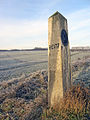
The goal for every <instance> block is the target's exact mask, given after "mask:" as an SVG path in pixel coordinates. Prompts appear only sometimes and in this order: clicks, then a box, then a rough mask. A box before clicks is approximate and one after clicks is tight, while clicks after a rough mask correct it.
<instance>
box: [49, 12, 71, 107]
mask: <svg viewBox="0 0 90 120" xmlns="http://www.w3.org/2000/svg"><path fill="white" fill-rule="evenodd" d="M70 63H71V62H70V50H69V41H68V28H67V19H66V18H65V17H64V16H62V15H61V14H60V13H59V12H56V13H55V14H53V15H52V16H51V17H49V19H48V103H49V105H50V106H53V105H55V104H56V103H59V102H60V99H61V98H63V96H64V93H65V91H66V90H67V89H68V88H69V87H70V86H71V65H70Z"/></svg>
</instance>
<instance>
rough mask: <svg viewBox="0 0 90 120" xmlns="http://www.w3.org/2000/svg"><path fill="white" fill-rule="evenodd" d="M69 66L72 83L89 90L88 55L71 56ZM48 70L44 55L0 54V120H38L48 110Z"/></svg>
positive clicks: (40, 53)
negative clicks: (70, 64)
mask: <svg viewBox="0 0 90 120" xmlns="http://www.w3.org/2000/svg"><path fill="white" fill-rule="evenodd" d="M71 62H72V83H73V84H74V85H75V84H78V83H80V84H82V83H84V84H85V86H86V87H87V88H89V89H90V52H88V51H87V52H85V51H78V52H77V51H73V52H71ZM47 68H48V55H47V51H32V52H31V51H27V52H25V51H17V52H15V51H14V52H0V81H2V82H0V120H41V115H42V112H43V110H44V108H46V106H47V96H48V94H47V91H48V89H47V88H48V72H47ZM42 69H44V70H42ZM36 71H37V72H36ZM32 72H33V73H32ZM82 93H83V92H82ZM70 95H71V94H70ZM80 98H82V97H81V96H80ZM76 100H77V99H76ZM44 120H45V119H44ZM54 120H55V119H54ZM76 120H78V119H76ZM87 120H88V119H87Z"/></svg>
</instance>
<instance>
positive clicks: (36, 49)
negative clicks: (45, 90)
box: [0, 47, 90, 52]
mask: <svg viewBox="0 0 90 120" xmlns="http://www.w3.org/2000/svg"><path fill="white" fill-rule="evenodd" d="M41 50H42V51H43V50H48V48H39V47H35V48H34V49H11V50H0V52H10V51H41ZM70 50H71V51H72V52H73V51H90V47H72V48H71V49H70Z"/></svg>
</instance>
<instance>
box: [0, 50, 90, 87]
mask: <svg viewBox="0 0 90 120" xmlns="http://www.w3.org/2000/svg"><path fill="white" fill-rule="evenodd" d="M89 61H90V51H73V52H71V62H72V67H73V68H72V69H75V71H74V72H73V73H72V78H73V82H74V83H75V84H77V83H78V82H80V81H82V82H85V84H87V85H88V86H89V85H90V82H89V81H90V62H89ZM77 66H78V68H77ZM42 69H46V70H47V69H48V51H47V50H46V51H13V52H0V81H5V80H10V79H14V78H19V77H26V76H28V75H29V74H30V73H32V72H36V71H37V70H42ZM76 69H77V70H76ZM86 79H87V81H85V80H86ZM75 80H76V81H75Z"/></svg>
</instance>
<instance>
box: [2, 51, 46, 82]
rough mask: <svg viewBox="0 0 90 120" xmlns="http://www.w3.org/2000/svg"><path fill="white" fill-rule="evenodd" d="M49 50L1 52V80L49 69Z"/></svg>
mask: <svg viewBox="0 0 90 120" xmlns="http://www.w3.org/2000/svg"><path fill="white" fill-rule="evenodd" d="M47 66H48V55H47V51H14V52H0V81H3V80H9V79H12V78H17V77H21V76H27V75H28V74H29V73H31V72H35V71H37V70H42V69H47Z"/></svg>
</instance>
